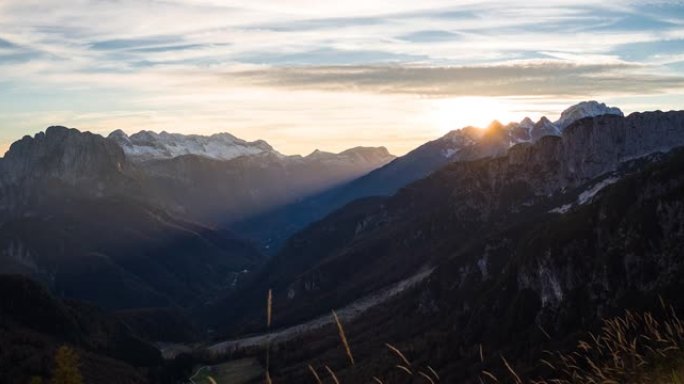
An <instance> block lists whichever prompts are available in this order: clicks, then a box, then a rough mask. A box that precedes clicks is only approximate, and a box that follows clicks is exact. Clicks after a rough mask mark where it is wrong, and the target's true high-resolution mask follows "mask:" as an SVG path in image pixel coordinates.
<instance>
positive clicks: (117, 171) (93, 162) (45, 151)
mask: <svg viewBox="0 0 684 384" xmlns="http://www.w3.org/2000/svg"><path fill="white" fill-rule="evenodd" d="M126 167H127V162H126V157H125V155H124V152H123V151H122V150H121V148H120V147H119V146H118V145H117V144H116V143H114V142H112V141H109V140H106V139H105V138H103V137H101V136H99V135H95V134H91V133H89V132H84V133H81V132H79V131H78V130H76V129H69V128H65V127H56V126H55V127H49V128H48V129H47V130H46V131H45V132H44V133H42V132H41V133H38V134H37V135H35V136H34V137H30V136H26V137H24V138H23V139H21V140H19V141H17V142H15V143H14V144H12V146H11V147H10V150H9V151H8V152H7V154H6V155H5V157H4V159H3V160H2V162H0V169H1V170H2V172H1V174H2V183H3V184H16V183H22V182H30V181H32V180H33V181H36V180H50V179H59V180H61V181H63V182H66V183H70V184H76V183H78V182H81V181H93V182H105V181H107V180H108V179H109V180H111V179H112V178H113V177H115V176H116V175H121V173H122V171H123V170H124V168H126Z"/></svg>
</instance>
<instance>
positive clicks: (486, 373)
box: [482, 371, 499, 383]
mask: <svg viewBox="0 0 684 384" xmlns="http://www.w3.org/2000/svg"><path fill="white" fill-rule="evenodd" d="M482 374H483V375H485V376H487V377H489V378H490V379H492V380H493V381H494V382H495V383H498V382H499V379H497V378H496V376H494V374H492V373H491V372H488V371H482Z"/></svg>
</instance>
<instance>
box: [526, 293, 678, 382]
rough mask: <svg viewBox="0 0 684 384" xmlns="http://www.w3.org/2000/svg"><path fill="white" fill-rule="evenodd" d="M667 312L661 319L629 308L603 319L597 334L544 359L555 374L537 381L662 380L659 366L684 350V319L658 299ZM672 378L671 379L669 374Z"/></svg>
mask: <svg viewBox="0 0 684 384" xmlns="http://www.w3.org/2000/svg"><path fill="white" fill-rule="evenodd" d="M660 306H661V307H662V308H663V310H664V312H665V316H664V317H663V318H662V319H656V317H654V316H653V314H651V313H649V312H646V313H643V314H639V313H633V312H630V311H626V312H625V313H624V315H622V316H620V317H616V318H613V319H607V320H604V322H603V327H602V328H601V332H600V333H599V334H598V335H594V334H591V333H589V339H588V340H580V341H579V342H578V345H577V348H576V350H575V351H574V352H572V353H569V354H563V353H560V352H557V353H555V354H550V353H549V355H553V359H552V361H553V363H552V362H550V361H549V359H543V360H541V363H542V364H544V365H546V366H548V367H549V368H551V369H552V370H553V371H554V373H555V376H557V377H554V378H550V379H543V380H539V381H536V382H535V383H538V384H550V383H553V384H571V383H572V384H574V383H579V384H583V383H632V382H636V383H652V382H663V381H662V380H663V379H662V377H660V376H658V375H659V373H658V372H657V371H658V370H657V366H658V365H659V364H660V363H659V362H662V361H663V359H665V361H667V360H668V359H671V358H673V357H675V356H678V354H680V353H681V351H682V350H683V349H684V324H683V323H682V321H680V320H679V318H678V317H677V315H676V313H675V311H674V309H673V308H672V307H671V306H669V307H668V306H667V305H666V304H665V301H664V300H662V298H661V299H660ZM667 380H668V382H669V381H670V380H672V381H673V382H676V381H674V379H673V378H668V379H667Z"/></svg>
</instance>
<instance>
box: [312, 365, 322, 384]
mask: <svg viewBox="0 0 684 384" xmlns="http://www.w3.org/2000/svg"><path fill="white" fill-rule="evenodd" d="M309 372H311V375H312V376H313V377H314V379H316V382H317V383H318V384H323V381H321V377H320V376H318V372H316V369H315V368H314V367H313V366H311V364H309Z"/></svg>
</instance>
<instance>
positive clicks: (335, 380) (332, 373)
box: [325, 365, 340, 384]
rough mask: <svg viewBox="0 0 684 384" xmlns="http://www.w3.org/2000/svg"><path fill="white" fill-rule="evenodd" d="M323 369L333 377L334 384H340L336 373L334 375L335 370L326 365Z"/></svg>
mask: <svg viewBox="0 0 684 384" xmlns="http://www.w3.org/2000/svg"><path fill="white" fill-rule="evenodd" d="M325 370H326V371H328V374H330V377H331V378H332V379H333V381H334V382H335V384H340V380H338V379H337V375H335V372H334V371H333V370H332V369H330V367H328V366H327V365H326V366H325Z"/></svg>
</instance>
